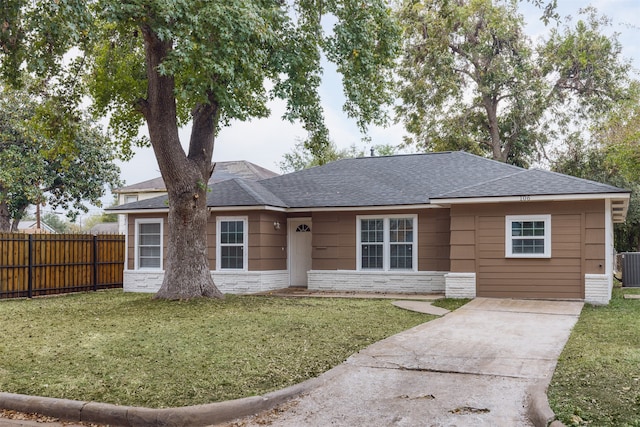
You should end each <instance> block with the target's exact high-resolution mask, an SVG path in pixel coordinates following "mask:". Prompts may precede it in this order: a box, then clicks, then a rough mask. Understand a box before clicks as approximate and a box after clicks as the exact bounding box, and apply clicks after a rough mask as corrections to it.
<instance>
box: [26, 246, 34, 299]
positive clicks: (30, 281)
mask: <svg viewBox="0 0 640 427" xmlns="http://www.w3.org/2000/svg"><path fill="white" fill-rule="evenodd" d="M27 249H28V250H29V270H28V273H27V297H28V298H33V234H29V240H28V244H27Z"/></svg>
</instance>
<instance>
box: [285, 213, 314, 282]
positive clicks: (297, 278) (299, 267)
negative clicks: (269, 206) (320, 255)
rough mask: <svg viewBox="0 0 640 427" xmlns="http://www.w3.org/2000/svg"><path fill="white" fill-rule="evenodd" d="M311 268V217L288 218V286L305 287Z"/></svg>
mask: <svg viewBox="0 0 640 427" xmlns="http://www.w3.org/2000/svg"><path fill="white" fill-rule="evenodd" d="M309 270H311V218H292V219H289V286H302V287H305V288H306V287H307V271H309Z"/></svg>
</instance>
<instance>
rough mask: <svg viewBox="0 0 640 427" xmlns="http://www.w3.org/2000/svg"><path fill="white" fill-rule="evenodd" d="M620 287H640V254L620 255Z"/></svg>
mask: <svg viewBox="0 0 640 427" xmlns="http://www.w3.org/2000/svg"><path fill="white" fill-rule="evenodd" d="M622 286H632V287H640V252H624V253H622Z"/></svg>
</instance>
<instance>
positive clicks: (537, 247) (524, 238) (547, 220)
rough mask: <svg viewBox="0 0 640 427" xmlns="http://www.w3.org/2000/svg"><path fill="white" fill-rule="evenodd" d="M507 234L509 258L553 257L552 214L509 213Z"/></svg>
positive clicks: (506, 225)
mask: <svg viewBox="0 0 640 427" xmlns="http://www.w3.org/2000/svg"><path fill="white" fill-rule="evenodd" d="M505 235H506V241H505V255H506V257H508V258H550V257H551V215H509V216H507V217H506V219H505Z"/></svg>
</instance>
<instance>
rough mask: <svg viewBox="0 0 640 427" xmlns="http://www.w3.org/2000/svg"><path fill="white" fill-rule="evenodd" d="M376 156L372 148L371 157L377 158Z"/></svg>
mask: <svg viewBox="0 0 640 427" xmlns="http://www.w3.org/2000/svg"><path fill="white" fill-rule="evenodd" d="M375 156H376V153H375V151H374V150H373V147H371V157H375Z"/></svg>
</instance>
